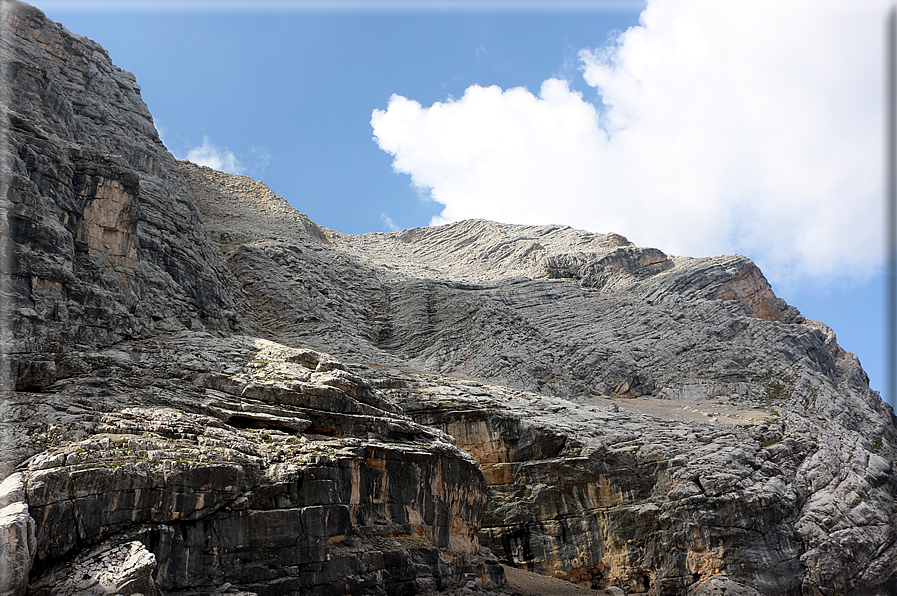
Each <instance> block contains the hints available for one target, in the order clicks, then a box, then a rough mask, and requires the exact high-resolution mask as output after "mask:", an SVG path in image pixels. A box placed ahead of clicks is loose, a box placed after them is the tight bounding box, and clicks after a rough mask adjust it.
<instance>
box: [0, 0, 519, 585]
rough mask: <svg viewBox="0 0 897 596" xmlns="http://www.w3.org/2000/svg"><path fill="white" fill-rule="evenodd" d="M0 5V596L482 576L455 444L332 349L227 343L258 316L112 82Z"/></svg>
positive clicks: (53, 35) (123, 77)
mask: <svg viewBox="0 0 897 596" xmlns="http://www.w3.org/2000/svg"><path fill="white" fill-rule="evenodd" d="M2 6H3V14H2V17H3V19H2V23H0V24H2V27H3V31H2V35H0V52H2V56H0V58H2V60H0V63H2V64H3V65H4V67H5V68H6V75H7V77H6V79H5V80H6V81H7V82H8V86H4V94H5V95H4V98H3V99H4V105H3V108H4V115H5V116H6V119H5V120H4V122H5V123H7V126H6V129H5V130H6V132H7V134H5V135H4V141H5V142H6V143H7V145H6V148H7V151H4V157H5V162H4V171H3V183H4V184H3V191H4V192H3V195H4V201H5V203H4V215H5V216H6V217H4V222H5V224H6V225H7V227H6V228H4V236H3V240H4V242H3V248H4V250H5V251H6V252H5V254H7V255H8V257H9V258H8V264H7V265H6V266H4V268H3V271H2V272H3V280H2V281H3V290H4V291H3V297H4V300H3V301H2V304H3V307H4V308H5V309H7V310H6V312H7V313H8V314H9V322H10V325H9V327H8V328H7V327H5V326H4V328H3V332H4V333H5V335H4V337H3V342H2V345H3V347H4V351H3V371H4V375H3V378H4V380H5V384H4V386H3V387H2V390H3V394H2V396H3V401H2V407H0V412H2V415H3V424H2V428H0V432H2V435H0V447H2V449H0V460H2V462H0V463H2V467H0V474H2V477H4V478H6V481H5V482H4V484H3V495H4V496H3V501H2V503H0V510H2V517H0V532H2V534H3V536H4V542H3V545H2V548H0V588H2V592H3V593H4V594H15V595H16V596H18V595H20V594H25V593H27V594H108V593H120V594H137V593H142V594H158V593H178V592H182V593H190V592H191V591H192V592H193V593H196V592H201V593H210V592H217V593H232V592H239V591H241V590H242V591H244V592H245V593H247V594H249V593H256V594H261V595H275V594H288V593H308V594H335V593H338V594H384V593H390V594H401V593H413V592H418V591H421V590H425V589H441V588H445V587H450V586H453V585H465V584H467V583H469V582H471V581H472V582H474V583H475V584H476V585H480V586H494V585H499V584H501V583H502V581H503V579H502V578H503V575H502V571H501V567H500V566H499V564H498V561H497V560H496V559H495V558H494V557H492V555H491V554H489V552H488V551H486V550H482V551H481V550H480V547H479V542H478V538H477V532H478V529H479V524H480V522H481V520H482V516H483V513H484V508H485V503H486V492H485V482H484V480H483V476H482V474H481V472H480V471H479V469H478V467H477V465H476V463H475V462H474V461H473V460H472V459H471V458H470V456H469V455H467V454H466V453H464V452H463V451H461V450H460V449H458V448H457V447H456V446H455V445H454V442H453V440H452V439H451V438H450V437H448V436H447V435H445V434H443V433H441V432H439V431H436V430H432V429H428V428H426V427H423V426H421V425H419V424H416V423H414V422H413V421H411V420H410V419H408V418H407V417H405V416H404V415H403V414H402V413H401V411H400V410H399V409H398V407H397V406H395V405H394V404H393V403H391V402H390V401H389V400H388V399H385V398H384V397H383V395H382V393H381V392H380V391H379V390H378V389H377V388H376V387H374V386H373V385H371V384H370V383H369V382H368V381H367V380H365V379H364V378H363V377H360V376H358V375H355V374H353V373H351V372H350V371H349V370H347V368H346V366H345V365H344V364H342V363H340V361H338V360H336V359H334V358H332V357H328V356H326V355H325V354H322V353H321V352H320V351H314V350H310V349H307V348H305V347H289V346H286V345H284V344H283V343H276V342H272V341H270V337H271V334H270V333H269V331H268V329H267V328H262V329H261V331H260V333H263V334H268V336H269V339H267V340H266V339H261V338H259V337H257V335H241V334H239V333H240V332H253V331H255V330H256V328H257V327H258V324H259V323H258V319H259V318H261V319H262V320H263V322H264V323H271V320H269V319H264V317H256V316H255V315H254V314H253V306H254V305H253V303H251V302H249V301H248V300H247V297H246V295H247V293H246V291H245V290H244V285H248V283H247V282H246V281H243V280H241V278H240V277H239V276H237V275H234V273H233V271H232V269H231V267H230V266H229V265H228V263H227V261H226V260H225V258H224V255H223V253H222V249H221V248H220V247H219V245H218V244H217V243H216V242H215V239H213V238H212V237H210V236H209V234H208V232H207V231H206V229H205V227H204V225H203V222H202V219H201V214H200V211H199V209H198V208H197V205H196V202H195V200H194V197H193V194H192V191H191V188H190V186H189V185H188V183H187V180H186V179H185V178H184V176H183V174H182V173H181V171H180V169H179V167H178V166H177V164H176V162H175V161H174V159H173V157H172V156H171V155H170V154H169V153H168V152H167V151H166V150H165V148H164V146H162V144H161V142H160V141H159V138H158V135H157V134H156V131H155V129H154V127H153V124H152V119H151V117H150V115H149V113H148V111H147V109H146V106H145V105H144V104H143V102H142V101H141V99H140V95H139V87H138V86H137V84H136V83H135V81H134V78H133V76H131V75H130V74H129V73H125V72H123V71H121V70H120V69H118V68H117V67H115V66H113V65H112V64H111V62H110V61H109V57H108V55H107V54H106V52H105V51H104V50H103V49H102V48H101V47H99V46H98V45H97V44H95V43H93V42H91V41H89V40H87V39H85V38H82V37H79V36H76V35H73V34H71V33H69V32H68V31H66V30H65V29H64V28H62V27H61V26H59V25H57V24H55V23H53V22H51V21H49V20H47V19H46V17H45V16H44V15H43V14H42V13H41V12H40V11H38V10H37V9H34V8H32V7H29V6H27V5H24V4H20V3H18V2H5V3H3V5H2ZM253 200H254V199H253ZM225 211H226V210H225ZM293 214H294V212H293V211H292V210H290V212H289V213H288V214H287V219H288V220H289V222H290V223H291V224H293V225H295V224H296V222H297V221H298V220H299V219H302V218H298V219H297V218H296V217H294V216H293ZM266 217H268V218H273V217H275V213H274V212H268V213H266ZM306 221H307V218H306ZM308 230H309V232H310V233H311V234H312V235H313V236H314V239H315V240H316V241H319V242H326V235H324V234H323V233H316V232H315V231H316V230H318V228H317V226H315V225H314V224H312V223H310V222H308ZM216 240H218V241H220V242H221V243H222V244H221V246H222V247H224V248H225V250H226V249H227V246H226V242H225V239H224V238H221V237H217V238H216ZM247 271H249V273H247V275H248V274H250V273H251V271H250V270H249V269H248V268H247ZM259 312H260V313H261V312H262V311H259ZM5 322H6V318H5V317H4V323H5ZM13 470H17V472H16V473H15V474H12V475H10V472H11V471H13ZM26 583H27V585H26Z"/></svg>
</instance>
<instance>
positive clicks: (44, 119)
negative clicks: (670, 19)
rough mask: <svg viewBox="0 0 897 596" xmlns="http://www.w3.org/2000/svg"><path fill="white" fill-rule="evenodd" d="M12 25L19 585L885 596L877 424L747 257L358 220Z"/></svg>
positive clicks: (890, 442) (13, 8) (887, 531)
mask: <svg viewBox="0 0 897 596" xmlns="http://www.w3.org/2000/svg"><path fill="white" fill-rule="evenodd" d="M2 16H3V19H2V23H0V26H3V27H4V28H5V29H4V31H3V34H2V35H0V53H2V54H0V58H2V60H0V64H3V65H4V67H5V68H6V69H7V75H8V76H7V80H8V82H9V85H8V86H5V87H4V90H3V92H4V93H6V95H5V96H4V99H5V100H6V107H7V108H8V114H9V135H8V137H9V141H8V147H9V151H8V155H7V156H6V157H7V160H6V162H4V163H5V166H4V167H6V170H4V180H8V190H7V191H6V193H5V198H4V201H5V203H4V209H5V211H4V212H5V213H6V214H7V227H5V228H3V239H4V247H3V248H4V250H5V251H6V252H5V254H7V255H8V257H9V259H8V263H7V265H4V266H3V267H2V268H0V273H2V277H0V282H2V288H0V290H2V292H3V294H4V296H7V297H8V300H4V301H3V302H2V306H3V308H7V310H6V311H4V312H3V313H0V314H3V315H4V320H5V321H9V322H10V324H9V325H3V326H0V331H2V332H3V333H5V335H4V336H3V337H0V340H2V344H3V345H4V346H7V347H8V351H7V352H5V353H4V354H3V356H4V360H3V366H2V367H0V368H2V370H0V381H2V382H3V386H2V387H0V390H2V393H0V398H2V403H0V412H2V416H3V424H2V425H0V442H2V445H3V450H2V451H0V459H2V461H0V478H6V477H8V478H7V480H6V482H4V484H3V485H2V486H3V488H0V512H2V515H0V523H2V527H0V530H2V531H3V532H5V534H4V535H5V536H6V537H7V540H6V543H5V548H4V549H3V550H2V552H0V578H3V581H4V582H5V583H3V584H0V585H2V588H3V590H0V592H3V591H4V590H5V592H4V593H9V594H15V595H17V596H18V594H21V593H22V592H23V591H25V590H27V591H28V592H29V593H32V594H43V593H47V594H49V593H62V592H65V593H72V592H71V591H72V590H75V591H76V592H77V591H84V590H87V591H90V590H100V589H101V586H103V585H107V584H108V585H109V586H112V587H111V588H110V589H111V590H113V591H118V592H119V593H136V592H138V591H139V592H141V593H145V594H149V593H153V590H158V591H161V592H165V593H172V594H181V595H183V596H187V595H188V594H208V593H213V592H216V591H219V590H222V589H224V588H223V586H225V585H227V584H230V586H231V587H230V588H227V590H228V592H227V593H244V594H250V593H257V594H274V593H277V594H281V593H291V592H292V593H346V594H382V593H384V592H386V593H403V592H412V591H422V590H434V591H450V592H451V593H455V594H458V593H460V592H462V591H464V590H468V591H478V592H482V591H489V590H492V589H503V586H504V572H503V569H502V567H501V565H500V562H503V563H506V564H511V565H515V566H519V567H522V568H525V569H528V570H534V571H538V572H540V573H543V574H548V575H553V576H555V577H557V578H563V579H566V580H569V581H571V582H575V583H578V584H582V585H584V586H588V587H592V588H595V589H602V590H610V591H611V593H613V592H616V593H619V590H623V591H624V592H625V593H632V594H637V593H661V594H670V595H674V594H678V595H684V594H692V593H693V594H715V593H717V592H719V593H722V591H726V593H736V594H755V593H759V594H764V595H779V594H782V595H785V594H795V593H802V594H808V595H810V594H812V595H827V594H832V593H833V590H837V591H839V592H841V593H857V594H859V593H863V594H885V593H890V592H893V591H894V586H895V583H897V575H895V573H897V571H895V570H897V546H895V544H897V517H895V516H897V506H895V495H897V470H895V461H897V426H895V418H894V414H893V411H892V410H891V409H890V407H888V406H887V405H886V404H884V403H883V402H882V401H881V399H880V397H879V396H878V395H877V394H876V393H875V392H873V391H871V390H870V388H869V386H868V379H867V377H866V375H865V373H864V372H863V370H862V368H861V366H860V364H859V362H858V360H857V359H856V357H855V356H854V355H853V354H850V353H848V352H845V351H844V350H843V349H841V348H840V347H839V346H838V344H837V340H836V337H835V335H834V332H833V331H832V330H831V329H829V328H828V327H827V326H825V325H824V324H822V323H819V322H816V321H809V320H806V319H805V318H804V317H803V316H801V315H800V313H798V312H797V311H796V310H795V309H794V308H793V307H790V306H788V305H787V304H785V303H784V302H783V301H782V300H780V299H778V298H777V297H776V296H775V294H774V293H773V291H772V289H771V288H770V286H769V284H768V283H767V282H766V280H765V279H764V278H763V276H762V274H761V272H760V271H759V269H758V268H757V267H756V266H755V265H754V264H753V263H751V262H750V261H749V260H748V259H746V258H744V257H740V256H720V257H708V258H701V259H694V258H688V257H681V256H672V255H666V254H665V253H663V252H662V251H660V250H658V249H655V248H646V247H636V246H634V245H633V244H632V243H630V242H628V241H627V240H626V239H625V238H623V237H622V236H620V235H618V234H612V233H608V234H593V233H589V232H584V231H581V230H575V229H572V228H569V227H563V226H512V225H505V224H499V223H493V222H486V221H481V220H475V221H466V222H458V223H455V224H451V225H447V226H439V227H431V228H418V229H413V230H405V231H402V232H396V233H390V234H364V235H360V236H348V235H344V234H340V233H339V232H336V231H334V230H328V229H325V228H322V227H319V226H317V225H316V224H314V222H311V221H310V220H309V219H308V218H307V217H305V216H304V215H302V214H301V213H298V212H297V211H295V210H294V209H292V208H291V207H290V206H289V204H288V203H287V202H286V201H285V200H283V199H282V198H280V197H278V196H277V195H276V194H274V192H273V191H271V190H270V189H268V188H267V187H266V186H265V185H263V184H262V183H260V182H256V181H253V180H251V179H249V178H247V177H243V176H231V175H228V174H224V173H220V172H215V171H213V170H210V169H208V168H203V167H200V166H196V165H194V164H190V163H189V162H176V161H175V160H174V158H173V157H172V156H171V155H170V154H169V153H168V152H167V151H166V150H165V148H164V147H163V146H162V144H161V142H160V141H159V139H158V135H157V134H156V132H155V129H154V127H153V124H152V119H151V117H150V115H149V112H148V110H147V109H146V106H145V105H144V104H143V102H142V100H141V99H140V94H139V87H138V86H137V84H136V82H135V80H134V78H133V76H131V75H130V74H129V73H125V72H123V71H121V70H120V69H118V68H117V67H115V66H114V65H112V64H111V62H110V60H109V57H108V55H107V54H106V52H105V51H104V50H103V49H102V48H100V47H99V46H98V45H97V44H95V43H93V42H91V41H89V40H87V39H85V38H82V37H79V36H76V35H73V34H71V33H69V32H68V31H66V30H65V29H63V28H62V27H61V26H59V25H57V24H55V23H52V22H51V21H49V20H48V19H46V18H45V17H44V16H43V14H42V13H40V11H38V10H37V9H34V8H31V7H28V6H27V5H23V4H21V3H18V2H12V3H4V11H3V13H2ZM16 470H18V474H17V475H13V476H10V474H11V473H12V472H14V471H16ZM3 495H5V496H3ZM481 542H482V543H483V544H485V545H487V546H488V548H483V549H481V548H480V543H481ZM493 553H494V554H493ZM28 578H30V579H28ZM77 578H81V579H80V580H77V581H82V580H83V581H88V580H90V582H93V583H90V584H89V585H87V584H85V585H84V586H81V587H78V586H76V585H75V584H74V583H72V582H73V581H76V579H77ZM26 581H27V582H28V586H27V588H26V586H25V582H26ZM471 581H472V582H473V586H469V585H468V584H469V583H470V582H471ZM103 582H105V583H103ZM102 589H105V588H102ZM128 590H131V592H128ZM505 591H508V590H505ZM96 593H100V592H96Z"/></svg>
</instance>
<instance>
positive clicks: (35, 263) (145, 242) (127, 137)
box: [0, 2, 239, 390]
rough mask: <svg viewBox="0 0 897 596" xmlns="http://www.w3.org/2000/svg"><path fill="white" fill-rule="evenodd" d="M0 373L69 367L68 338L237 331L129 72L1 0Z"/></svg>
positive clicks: (29, 378)
mask: <svg viewBox="0 0 897 596" xmlns="http://www.w3.org/2000/svg"><path fill="white" fill-rule="evenodd" d="M3 7H4V9H3V15H2V16H3V22H2V25H0V26H2V28H3V35H0V57H2V62H3V64H4V67H5V71H6V82H5V83H4V84H5V85H6V86H7V88H6V97H5V98H4V100H5V101H4V103H5V105H4V109H5V118H6V120H7V124H6V130H7V134H8V138H7V143H8V144H7V151H6V152H5V154H6V155H5V156H6V160H5V163H4V176H3V178H4V188H5V191H4V193H3V195H4V199H5V205H4V213H6V216H7V217H6V218H5V219H6V220H7V225H8V228H7V230H8V234H7V236H6V237H7V238H8V245H7V246H6V255H7V257H8V260H9V263H8V265H7V269H5V270H4V271H5V272H6V273H8V275H7V276H6V279H5V281H6V288H5V292H4V293H5V295H6V296H8V298H7V304H6V308H7V309H8V312H9V313H10V314H11V315H12V316H11V319H10V320H11V321H12V323H13V325H14V328H13V329H11V330H10V331H11V334H12V347H11V349H10V351H9V360H8V362H9V366H10V368H11V380H12V382H13V383H14V386H15V388H16V389H23V390H32V389H40V388H43V387H46V386H47V385H49V384H51V383H52V382H53V381H54V380H56V379H57V378H59V377H61V376H66V375H69V374H72V372H73V371H69V370H65V369H61V368H60V366H59V365H58V363H57V361H58V360H59V357H60V355H61V354H63V353H64V352H65V351H66V350H67V349H68V347H70V346H73V345H81V346H90V347H105V346H109V345H112V344H114V343H116V342H119V341H122V340H126V339H134V338H140V337H149V336H152V335H155V334H156V333H159V332H163V331H174V330H178V329H194V328H195V329H207V330H211V331H233V330H236V329H238V328H239V322H238V319H237V316H236V312H235V308H236V302H235V298H234V296H233V294H232V291H231V289H230V287H229V284H230V280H229V277H228V274H227V269H226V267H225V264H224V262H223V259H222V258H221V254H220V252H219V250H218V248H217V247H216V246H215V245H214V244H213V243H211V242H210V241H209V240H208V238H207V236H206V234H205V231H204V228H203V225H202V221H201V220H200V216H199V212H198V210H197V209H196V206H195V203H194V202H193V198H192V196H191V194H190V190H189V188H188V186H187V184H186V182H185V181H184V179H183V177H182V176H181V175H180V174H179V172H178V170H177V168H176V167H175V165H174V159H173V158H172V156H171V154H170V153H168V151H167V150H166V149H165V147H164V146H163V145H162V143H161V141H160V140H159V136H158V134H157V133H156V130H155V127H154V126H153V121H152V117H151V116H150V114H149V112H148V111H147V109H146V106H145V105H144V103H143V101H142V100H141V99H140V87H139V86H138V85H137V83H136V82H135V80H134V77H133V75H131V74H130V73H127V72H124V71H122V70H121V69H119V68H117V67H116V66H114V65H113V64H112V63H111V61H110V60H109V56H108V54H107V53H106V51H105V50H104V49H103V48H102V47H100V46H99V45H98V44H96V43H94V42H92V41H90V40H88V39H86V38H83V37H79V36H76V35H73V34H71V33H69V32H68V31H66V30H65V29H63V28H62V27H60V26H58V25H56V24H55V23H53V22H52V21H49V20H47V19H46V17H44V15H43V14H42V13H41V12H40V11H38V10H36V9H33V8H31V7H28V6H27V5H24V4H20V3H18V2H4V3H3Z"/></svg>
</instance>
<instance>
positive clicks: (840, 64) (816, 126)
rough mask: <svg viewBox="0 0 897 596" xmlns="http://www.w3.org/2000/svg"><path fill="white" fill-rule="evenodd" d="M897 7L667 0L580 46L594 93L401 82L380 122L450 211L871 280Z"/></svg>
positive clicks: (402, 161)
mask: <svg viewBox="0 0 897 596" xmlns="http://www.w3.org/2000/svg"><path fill="white" fill-rule="evenodd" d="M857 5H859V6H857ZM885 8H886V5H885V4H883V3H865V4H864V3H852V4H846V3H810V2H803V1H800V0H794V1H791V2H784V3H779V2H777V3H773V2H762V1H761V2H753V1H752V2H747V1H742V0H732V1H727V2H719V1H718V0H650V1H649V3H648V6H647V8H646V9H645V10H644V11H643V12H642V15H641V19H640V25H639V26H637V27H633V28H630V29H629V30H627V31H626V32H624V33H622V34H620V35H619V36H618V37H617V39H616V40H615V42H613V43H611V44H610V45H608V46H605V47H604V48H601V49H599V50H587V51H583V52H581V53H580V60H581V67H582V73H583V77H584V79H585V81H586V82H587V83H588V84H589V85H591V86H592V87H594V88H595V90H597V92H598V94H600V99H599V98H598V97H597V96H595V103H592V102H591V101H589V100H588V98H587V97H586V98H584V97H583V95H582V94H580V93H578V92H576V91H574V90H571V89H570V87H569V85H568V84H567V83H566V82H564V81H560V80H557V79H549V80H547V81H545V82H544V83H543V84H542V88H541V89H540V91H539V93H538V95H534V94H533V93H531V92H529V91H528V90H526V89H523V88H515V89H508V90H501V89H499V88H497V87H486V88H483V87H478V86H473V87H470V88H469V89H467V91H466V92H465V94H464V96H463V97H461V98H460V99H457V100H449V101H446V102H442V103H435V104H433V105H432V106H430V107H428V108H425V107H423V106H421V105H420V104H418V103H417V102H415V101H412V100H410V99H407V98H404V97H401V96H398V95H394V96H392V97H391V98H390V100H389V104H388V107H387V109H386V110H375V111H374V113H373V115H372V119H371V124H372V126H373V129H374V135H375V139H376V141H377V143H378V144H379V145H380V147H381V148H382V149H383V150H384V151H387V152H389V153H391V154H393V155H394V156H395V159H394V162H393V167H394V168H395V170H396V171H398V172H402V173H406V174H409V175H410V176H411V179H412V181H413V183H414V184H415V185H417V186H418V187H421V188H424V189H428V190H429V191H430V196H431V197H432V198H433V199H434V200H436V201H438V202H440V203H442V204H444V205H445V209H444V210H443V211H442V213H441V214H440V215H439V216H438V217H437V218H434V222H433V223H442V222H446V221H454V220H458V219H464V218H469V217H484V218H489V219H495V220H500V221H506V222H514V223H547V222H554V223H565V224H570V225H573V226H575V227H580V228H586V229H589V230H592V231H596V232H609V231H614V232H618V233H621V234H623V235H625V236H627V237H629V238H630V239H631V240H633V241H634V242H636V243H638V244H641V245H648V246H656V247H658V248H661V249H662V250H665V251H667V252H671V253H677V254H688V255H707V254H721V253H732V252H740V253H742V254H747V255H749V256H751V257H752V258H754V259H755V260H757V261H758V262H759V263H760V265H761V267H763V269H764V271H765V272H766V273H767V275H769V276H770V277H773V278H777V279H780V280H781V279H786V278H793V277H802V276H805V275H809V276H816V277H825V276H832V275H847V276H858V277H859V276H863V275H866V274H868V273H870V272H871V271H872V270H873V269H874V268H875V267H876V266H878V264H879V263H880V261H881V256H882V250H881V239H882V238H881V236H882V229H881V228H882V225H881V223H880V222H881V209H882V195H881V188H882V182H883V173H882V168H881V166H882V162H883V160H882V123H881V114H882V105H881V102H882V95H883V92H882V68H883V66H882V57H883V33H884V14H885ZM601 100H603V105H602V103H601Z"/></svg>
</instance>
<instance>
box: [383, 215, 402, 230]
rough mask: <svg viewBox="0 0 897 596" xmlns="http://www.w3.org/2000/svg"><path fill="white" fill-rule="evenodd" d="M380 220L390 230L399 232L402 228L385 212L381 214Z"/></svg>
mask: <svg viewBox="0 0 897 596" xmlns="http://www.w3.org/2000/svg"><path fill="white" fill-rule="evenodd" d="M380 221H381V222H382V223H383V225H384V226H386V229H387V230H389V231H390V232H398V231H399V230H400V229H401V228H399V226H397V225H396V224H395V222H393V221H392V218H391V217H390V216H388V215H386V214H385V213H381V214H380Z"/></svg>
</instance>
